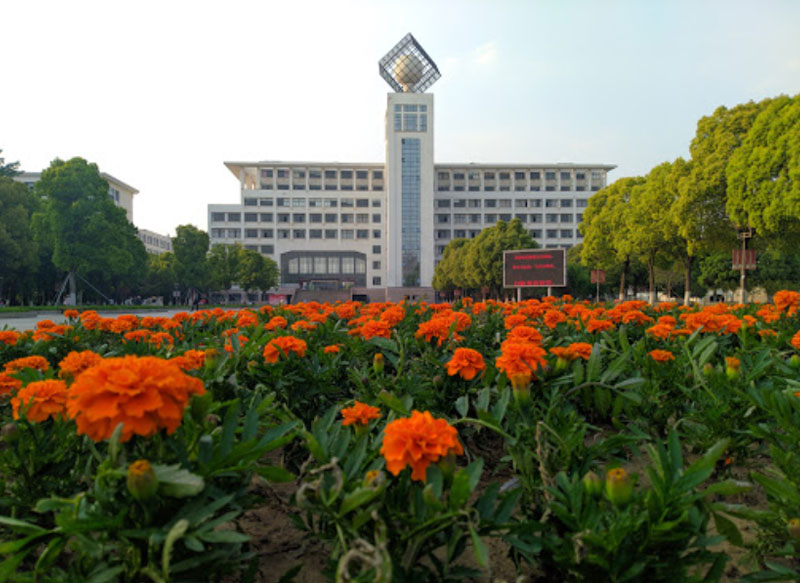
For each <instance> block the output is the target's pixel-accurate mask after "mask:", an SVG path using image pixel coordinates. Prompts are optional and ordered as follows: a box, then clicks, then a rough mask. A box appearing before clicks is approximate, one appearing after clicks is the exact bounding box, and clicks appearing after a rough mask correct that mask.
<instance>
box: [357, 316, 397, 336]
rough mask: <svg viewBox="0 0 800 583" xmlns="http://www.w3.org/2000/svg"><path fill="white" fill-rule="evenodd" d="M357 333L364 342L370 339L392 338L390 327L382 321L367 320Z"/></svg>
mask: <svg viewBox="0 0 800 583" xmlns="http://www.w3.org/2000/svg"><path fill="white" fill-rule="evenodd" d="M358 333H359V334H360V335H361V337H362V338H363V339H364V340H369V339H370V338H375V337H376V336H377V337H379V338H390V337H391V336H392V328H391V326H390V325H389V324H388V323H387V322H384V321H382V320H367V321H366V322H364V323H363V324H362V325H361V327H360V328H359V329H358Z"/></svg>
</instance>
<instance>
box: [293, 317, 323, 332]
mask: <svg viewBox="0 0 800 583" xmlns="http://www.w3.org/2000/svg"><path fill="white" fill-rule="evenodd" d="M291 327H292V330H294V331H295V332H297V331H298V330H313V329H314V328H316V327H317V325H316V324H312V323H311V322H308V321H306V320H298V321H297V322H295V323H294V324H292V326H291Z"/></svg>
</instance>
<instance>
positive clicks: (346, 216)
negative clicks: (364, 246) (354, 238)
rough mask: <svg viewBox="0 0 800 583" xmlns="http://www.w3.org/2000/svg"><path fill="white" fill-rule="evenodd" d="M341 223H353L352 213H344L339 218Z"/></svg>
mask: <svg viewBox="0 0 800 583" xmlns="http://www.w3.org/2000/svg"><path fill="white" fill-rule="evenodd" d="M341 222H342V224H344V223H352V222H353V215H352V213H345V214H343V215H342V216H341Z"/></svg>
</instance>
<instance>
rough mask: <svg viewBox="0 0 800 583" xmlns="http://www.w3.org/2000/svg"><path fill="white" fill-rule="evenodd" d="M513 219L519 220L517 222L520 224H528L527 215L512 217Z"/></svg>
mask: <svg viewBox="0 0 800 583" xmlns="http://www.w3.org/2000/svg"><path fill="white" fill-rule="evenodd" d="M514 218H515V219H519V221H520V222H521V223H527V222H528V215H514Z"/></svg>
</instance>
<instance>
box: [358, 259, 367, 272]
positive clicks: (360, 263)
mask: <svg viewBox="0 0 800 583" xmlns="http://www.w3.org/2000/svg"><path fill="white" fill-rule="evenodd" d="M366 272H367V262H366V261H364V260H363V259H356V273H366Z"/></svg>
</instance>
